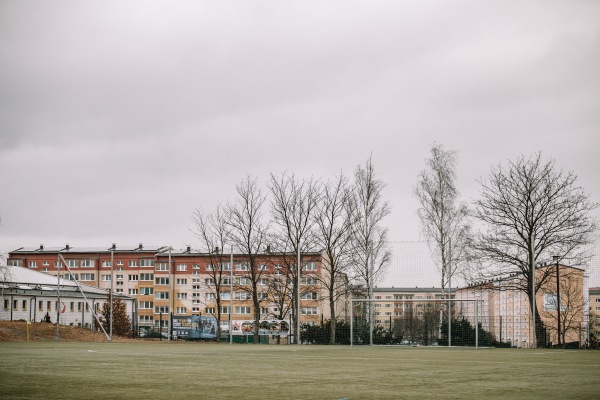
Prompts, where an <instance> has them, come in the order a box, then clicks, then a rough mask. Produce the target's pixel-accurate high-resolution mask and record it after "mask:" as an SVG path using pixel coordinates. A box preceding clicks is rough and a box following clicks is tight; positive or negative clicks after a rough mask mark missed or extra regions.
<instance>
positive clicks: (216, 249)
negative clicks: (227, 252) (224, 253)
mask: <svg viewBox="0 0 600 400" xmlns="http://www.w3.org/2000/svg"><path fill="white" fill-rule="evenodd" d="M219 250H220V249H219V246H217V247H215V251H214V252H213V253H217V254H219Z"/></svg>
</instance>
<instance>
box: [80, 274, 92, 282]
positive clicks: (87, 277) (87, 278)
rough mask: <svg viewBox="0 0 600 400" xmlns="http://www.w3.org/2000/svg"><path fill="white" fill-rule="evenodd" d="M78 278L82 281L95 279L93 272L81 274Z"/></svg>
mask: <svg viewBox="0 0 600 400" xmlns="http://www.w3.org/2000/svg"><path fill="white" fill-rule="evenodd" d="M80 278H81V280H82V281H93V280H94V279H95V274H81V275H80Z"/></svg>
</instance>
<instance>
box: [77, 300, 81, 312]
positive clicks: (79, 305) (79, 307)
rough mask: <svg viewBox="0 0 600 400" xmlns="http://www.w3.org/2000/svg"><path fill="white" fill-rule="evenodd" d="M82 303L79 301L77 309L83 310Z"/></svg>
mask: <svg viewBox="0 0 600 400" xmlns="http://www.w3.org/2000/svg"><path fill="white" fill-rule="evenodd" d="M81 308H82V303H81V302H80V301H78V302H77V311H81Z"/></svg>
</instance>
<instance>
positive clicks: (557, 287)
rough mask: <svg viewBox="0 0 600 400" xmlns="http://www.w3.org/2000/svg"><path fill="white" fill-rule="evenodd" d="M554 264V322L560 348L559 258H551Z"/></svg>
mask: <svg viewBox="0 0 600 400" xmlns="http://www.w3.org/2000/svg"><path fill="white" fill-rule="evenodd" d="M552 258H553V259H554V262H555V263H556V322H557V330H556V336H557V337H558V346H559V347H561V338H560V336H561V335H560V333H561V331H560V275H559V271H560V270H559V268H560V267H559V266H558V260H559V256H553V257H552Z"/></svg>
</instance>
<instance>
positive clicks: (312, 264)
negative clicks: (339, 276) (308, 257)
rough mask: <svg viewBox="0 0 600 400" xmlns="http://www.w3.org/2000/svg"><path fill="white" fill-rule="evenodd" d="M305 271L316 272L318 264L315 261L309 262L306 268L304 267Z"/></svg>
mask: <svg viewBox="0 0 600 400" xmlns="http://www.w3.org/2000/svg"><path fill="white" fill-rule="evenodd" d="M304 270H305V271H316V270H317V263H316V262H315V261H311V262H307V263H306V267H304Z"/></svg>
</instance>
